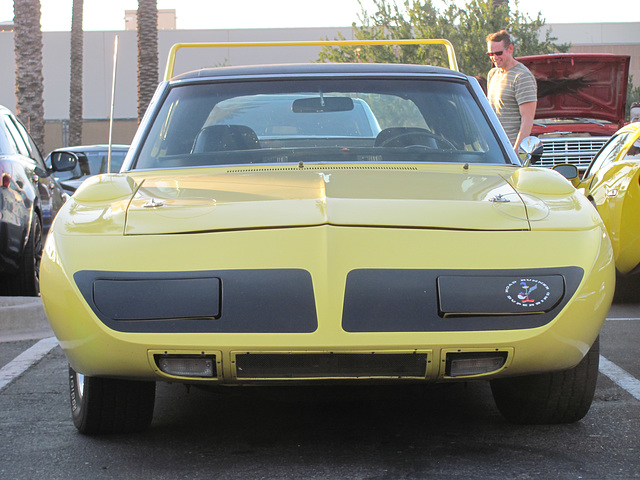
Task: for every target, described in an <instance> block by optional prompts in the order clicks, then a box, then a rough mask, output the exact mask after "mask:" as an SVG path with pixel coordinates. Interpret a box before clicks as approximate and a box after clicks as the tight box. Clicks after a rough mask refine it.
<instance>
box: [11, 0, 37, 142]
mask: <svg viewBox="0 0 640 480" xmlns="http://www.w3.org/2000/svg"><path fill="white" fill-rule="evenodd" d="M13 14H14V19H13V23H14V35H13V38H14V48H15V57H16V114H17V116H18V118H20V120H21V121H22V123H24V124H25V126H26V127H27V129H28V130H29V132H30V133H31V136H32V137H33V140H34V141H35V142H36V144H37V145H38V147H39V148H40V149H41V150H42V147H43V146H44V76H43V74H42V29H41V27H40V0H14V2H13Z"/></svg>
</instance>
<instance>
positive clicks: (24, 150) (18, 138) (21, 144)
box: [2, 115, 31, 157]
mask: <svg viewBox="0 0 640 480" xmlns="http://www.w3.org/2000/svg"><path fill="white" fill-rule="evenodd" d="M2 120H3V122H4V125H5V127H6V128H7V131H8V132H9V136H10V138H11V140H12V142H13V144H14V146H15V148H16V151H17V152H18V153H20V154H21V155H24V156H25V157H30V156H31V155H29V148H28V147H27V144H26V143H25V141H24V139H23V138H22V135H20V132H18V128H17V127H16V124H15V123H14V122H13V121H12V119H11V117H10V116H8V115H3V117H2Z"/></svg>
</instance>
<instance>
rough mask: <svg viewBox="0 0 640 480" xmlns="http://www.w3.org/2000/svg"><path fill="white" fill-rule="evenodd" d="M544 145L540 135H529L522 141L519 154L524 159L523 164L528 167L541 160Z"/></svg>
mask: <svg viewBox="0 0 640 480" xmlns="http://www.w3.org/2000/svg"><path fill="white" fill-rule="evenodd" d="M543 151H544V146H543V145H542V142H541V141H540V139H539V138H538V137H527V138H525V139H524V140H522V142H521V143H520V147H519V148H518V156H519V157H520V160H521V161H522V166H524V167H528V166H529V165H532V164H535V163H537V162H539V161H540V157H542V152H543Z"/></svg>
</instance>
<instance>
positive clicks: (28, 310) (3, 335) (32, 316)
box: [0, 297, 53, 341]
mask: <svg viewBox="0 0 640 480" xmlns="http://www.w3.org/2000/svg"><path fill="white" fill-rule="evenodd" d="M52 335H53V331H52V330H51V327H50V326H49V322H48V321H47V317H46V315H45V314H44V308H43V307H42V300H41V299H40V297H0V341H13V340H23V339H32V338H45V337H50V336H52Z"/></svg>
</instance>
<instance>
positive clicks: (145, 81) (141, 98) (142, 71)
mask: <svg viewBox="0 0 640 480" xmlns="http://www.w3.org/2000/svg"><path fill="white" fill-rule="evenodd" d="M137 20H138V123H140V121H142V117H143V116H144V112H145V111H146V110H147V107H148V106H149V103H151V98H152V97H153V94H154V92H155V91H156V87H157V86H158V5H157V2H156V0H138V18H137Z"/></svg>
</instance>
